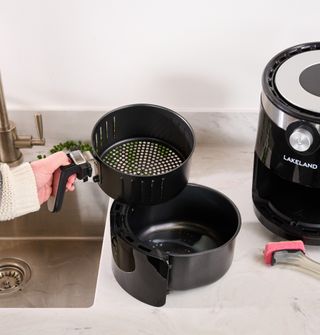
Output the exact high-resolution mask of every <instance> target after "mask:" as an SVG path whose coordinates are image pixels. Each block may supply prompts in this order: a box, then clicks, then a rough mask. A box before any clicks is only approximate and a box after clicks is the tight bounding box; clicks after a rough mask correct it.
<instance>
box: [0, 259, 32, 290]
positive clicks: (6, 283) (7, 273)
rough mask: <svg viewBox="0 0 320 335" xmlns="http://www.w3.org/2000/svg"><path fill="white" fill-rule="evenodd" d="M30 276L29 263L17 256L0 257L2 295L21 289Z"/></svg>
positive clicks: (0, 288) (0, 287)
mask: <svg viewBox="0 0 320 335" xmlns="http://www.w3.org/2000/svg"><path fill="white" fill-rule="evenodd" d="M30 277H31V270H30V267H29V265H28V264H27V263H25V262H23V261H22V260H20V259H17V258H3V259H0V295H1V294H9V293H13V292H16V291H19V290H21V289H22V288H23V286H24V285H25V284H26V283H27V282H28V281H29V279H30Z"/></svg>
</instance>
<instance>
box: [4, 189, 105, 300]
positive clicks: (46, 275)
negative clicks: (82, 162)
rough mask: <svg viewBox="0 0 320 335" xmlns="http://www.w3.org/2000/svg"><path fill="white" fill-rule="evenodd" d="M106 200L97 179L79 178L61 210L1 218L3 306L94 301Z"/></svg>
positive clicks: (44, 207)
mask: <svg viewBox="0 0 320 335" xmlns="http://www.w3.org/2000/svg"><path fill="white" fill-rule="evenodd" d="M107 206H108V197H107V195H106V194H104V193H103V192H102V191H101V190H100V189H99V187H98V186H97V185H95V184H89V183H84V184H82V183H79V184H77V188H76V191H75V192H72V193H67V194H66V196H65V199H64V203H63V208H62V210H61V212H59V213H50V212H49V211H48V210H47V208H46V206H43V207H42V208H41V209H40V211H39V212H35V213H31V214H28V215H25V216H23V217H20V218H17V219H15V220H12V221H5V222H0V307H89V306H91V305H92V304H93V301H94V296H95V288H96V282H97V275H98V269H99V260H100V254H101V246H102V240H103V234H104V228H105V219H106V215H107ZM28 276H30V278H29V279H28ZM25 281H26V282H25Z"/></svg>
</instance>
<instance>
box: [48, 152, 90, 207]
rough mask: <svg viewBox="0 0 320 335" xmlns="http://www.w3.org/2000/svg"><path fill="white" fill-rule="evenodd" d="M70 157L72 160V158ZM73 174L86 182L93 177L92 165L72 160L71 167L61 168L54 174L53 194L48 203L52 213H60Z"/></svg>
mask: <svg viewBox="0 0 320 335" xmlns="http://www.w3.org/2000/svg"><path fill="white" fill-rule="evenodd" d="M68 156H69V158H70V159H71V160H72V157H71V156H70V155H68ZM73 174H76V175H77V178H78V179H84V180H86V178H87V177H89V176H91V166H90V164H89V163H88V162H84V163H82V164H75V163H74V162H73V160H72V163H71V164H70V165H66V166H61V167H60V168H59V169H57V170H56V171H55V172H54V174H53V182H52V193H51V196H50V198H49V199H48V202H47V206H48V209H49V211H50V212H58V211H59V210H60V209H61V207H62V203H63V198H64V192H65V190H66V186H67V182H68V179H69V177H70V176H72V175H73Z"/></svg>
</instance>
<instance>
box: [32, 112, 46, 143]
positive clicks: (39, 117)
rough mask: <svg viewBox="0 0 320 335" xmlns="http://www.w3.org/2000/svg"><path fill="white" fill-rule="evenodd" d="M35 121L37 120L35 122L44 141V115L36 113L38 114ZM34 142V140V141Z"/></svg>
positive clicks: (40, 137)
mask: <svg viewBox="0 0 320 335" xmlns="http://www.w3.org/2000/svg"><path fill="white" fill-rule="evenodd" d="M34 119H35V122H36V128H37V132H38V136H39V139H40V140H44V138H43V123H42V115H41V114H40V113H36V114H34ZM33 141H34V139H33ZM43 144H44V143H43Z"/></svg>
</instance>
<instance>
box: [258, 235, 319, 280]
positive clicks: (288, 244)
mask: <svg viewBox="0 0 320 335" xmlns="http://www.w3.org/2000/svg"><path fill="white" fill-rule="evenodd" d="M263 254H264V261H265V263H266V264H268V265H275V264H282V265H290V266H293V267H296V268H299V269H301V270H305V271H308V272H311V273H312V274H313V275H316V276H318V277H319V278H320V263H318V262H316V261H314V260H312V259H311V258H309V257H308V256H306V255H305V247H304V243H303V242H302V241H282V242H270V243H267V244H266V246H265V249H264V253H263Z"/></svg>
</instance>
